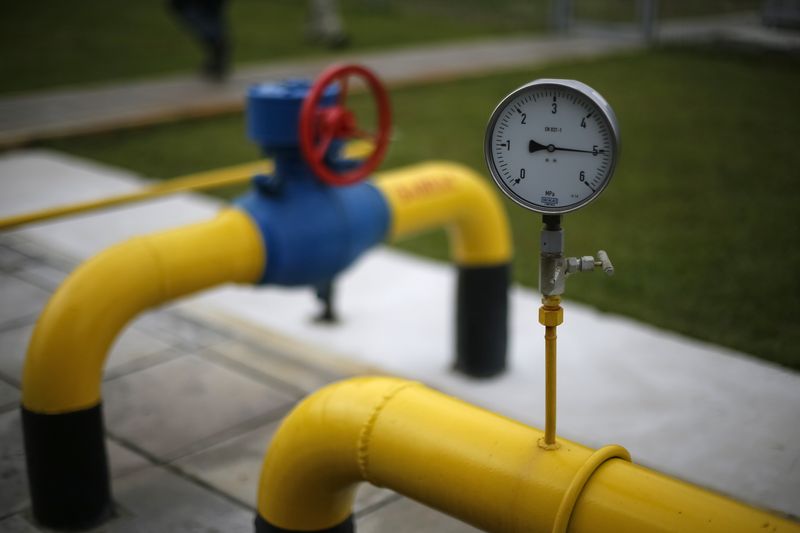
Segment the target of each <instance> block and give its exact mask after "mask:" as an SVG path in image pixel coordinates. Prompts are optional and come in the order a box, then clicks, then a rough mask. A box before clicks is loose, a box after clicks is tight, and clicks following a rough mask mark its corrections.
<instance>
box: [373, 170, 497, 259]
mask: <svg viewBox="0 0 800 533" xmlns="http://www.w3.org/2000/svg"><path fill="white" fill-rule="evenodd" d="M374 185H375V186H376V187H377V188H378V189H379V190H380V191H381V192H382V193H383V195H384V197H385V198H386V199H387V201H388V203H389V207H390V211H391V213H392V221H391V228H390V230H389V239H390V240H396V239H399V238H402V237H407V236H411V235H414V234H416V233H420V232H423V231H426V230H430V229H434V228H440V227H446V228H447V229H448V232H449V234H450V243H451V254H452V257H453V259H454V260H455V262H456V263H458V264H459V265H462V266H490V265H498V264H503V263H507V262H509V261H510V259H511V254H512V244H511V232H510V230H509V225H508V219H507V218H506V215H505V212H504V211H503V207H502V205H501V203H500V200H499V199H498V197H497V195H496V194H495V193H494V190H493V188H492V187H490V186H489V184H488V183H487V182H486V180H484V179H482V178H481V176H480V175H479V174H477V173H476V172H475V171H474V170H472V169H470V168H469V167H466V166H464V165H460V164H458V163H452V162H445V161H432V162H426V163H422V164H419V165H411V166H407V167H403V168H401V169H397V170H391V171H387V172H381V173H378V174H377V175H376V179H375V181H374Z"/></svg>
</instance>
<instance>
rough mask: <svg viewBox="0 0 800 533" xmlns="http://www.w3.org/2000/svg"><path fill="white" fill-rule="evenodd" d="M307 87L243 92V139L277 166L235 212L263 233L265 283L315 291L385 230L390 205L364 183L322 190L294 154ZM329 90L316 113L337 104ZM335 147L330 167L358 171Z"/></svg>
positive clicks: (294, 83)
mask: <svg viewBox="0 0 800 533" xmlns="http://www.w3.org/2000/svg"><path fill="white" fill-rule="evenodd" d="M310 87H311V84H310V82H309V81H308V80H287V81H283V82H280V83H268V84H262V85H255V86H253V87H251V88H250V90H249V91H248V93H247V135H248V137H249V138H250V139H251V140H252V141H254V142H256V143H257V144H258V145H259V146H260V147H261V150H262V151H263V152H264V153H265V154H266V155H268V156H272V157H273V159H274V161H275V171H274V173H273V174H272V175H270V176H255V178H254V179H253V187H252V188H251V190H250V191H249V192H248V193H247V194H245V195H244V196H243V197H241V198H239V199H238V200H237V201H236V205H237V206H238V207H239V208H241V209H244V210H245V211H246V212H247V213H248V214H249V215H250V216H251V217H252V218H253V220H254V221H255V223H256V224H257V226H258V228H259V229H260V230H261V235H262V238H263V239H264V246H265V247H266V250H267V262H266V268H265V271H264V273H263V275H262V276H261V280H260V283H262V284H267V283H270V284H277V285H289V286H297V285H315V286H320V285H322V284H324V283H328V282H330V281H331V280H332V279H333V278H334V277H335V276H336V275H337V274H338V273H339V272H341V271H342V270H344V269H345V268H347V267H348V266H349V265H350V264H351V263H352V262H353V261H354V260H355V259H356V258H357V257H358V256H359V255H360V254H361V253H363V252H364V251H366V250H367V249H368V248H370V247H372V246H374V245H376V244H378V243H379V242H381V241H382V240H383V239H384V237H385V236H386V234H387V232H388V231H389V220H390V213H389V206H388V204H387V202H386V200H385V199H384V197H383V195H382V194H381V193H380V192H379V191H378V189H376V188H375V187H373V186H372V185H370V184H368V183H364V182H362V183H358V184H354V185H349V186H344V187H331V186H329V185H326V184H324V183H322V182H321V181H320V180H319V179H317V177H316V176H315V175H314V174H313V172H312V171H311V168H310V167H309V166H308V164H307V163H306V162H305V160H304V159H303V156H302V155H301V153H300V148H299V138H298V130H299V117H300V109H301V106H302V104H303V100H304V99H305V97H306V95H307V94H308V91H309V89H310ZM338 95H339V87H338V85H337V84H332V85H330V86H329V87H328V88H327V89H326V90H325V92H324V93H323V96H322V98H321V99H320V103H319V107H323V108H324V107H329V106H332V105H335V104H336V101H337V99H338ZM342 147H343V145H342V143H341V142H333V143H331V146H330V148H329V150H328V153H327V155H326V159H327V164H328V165H329V166H331V167H333V168H338V169H341V170H345V169H347V168H348V165H352V164H357V162H353V161H349V160H346V159H344V158H343V157H341V150H342Z"/></svg>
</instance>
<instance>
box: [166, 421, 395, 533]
mask: <svg viewBox="0 0 800 533" xmlns="http://www.w3.org/2000/svg"><path fill="white" fill-rule="evenodd" d="M279 425H280V420H276V421H274V422H271V423H269V424H265V425H263V426H261V427H259V428H258V429H255V430H253V431H250V432H248V433H245V434H244V435H241V436H239V437H235V438H233V439H230V440H227V441H225V442H221V443H219V444H217V445H214V446H211V447H209V448H207V449H205V450H203V451H201V452H199V453H195V454H192V455H189V456H186V457H183V458H181V459H179V460H177V461H176V462H175V463H174V465H175V466H177V467H178V468H179V469H181V470H182V471H184V472H186V473H188V474H190V475H192V476H194V477H196V478H198V479H201V480H202V481H204V482H205V483H207V484H209V485H210V486H212V487H214V488H215V489H217V490H218V491H220V492H224V493H225V494H227V495H229V496H231V497H232V498H235V499H236V500H238V501H240V502H242V503H243V504H244V505H246V506H248V507H249V508H251V509H255V508H256V501H257V496H258V480H259V476H260V474H261V466H262V463H263V462H264V454H265V452H266V450H267V446H268V444H269V442H270V441H271V440H272V436H273V435H274V433H275V431H276V430H277V429H278V426H279ZM393 494H394V493H393V492H392V491H390V490H386V489H381V488H378V487H375V486H372V485H369V484H367V483H364V484H362V486H361V487H359V491H358V495H357V497H356V502H355V507H354V511H355V512H356V513H358V512H360V511H363V510H365V509H368V508H370V507H373V506H375V505H377V504H379V503H381V502H383V501H385V500H386V499H387V498H391V497H392V495H393ZM384 531H393V530H391V529H385V530H384Z"/></svg>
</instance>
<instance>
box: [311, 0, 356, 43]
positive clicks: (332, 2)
mask: <svg viewBox="0 0 800 533" xmlns="http://www.w3.org/2000/svg"><path fill="white" fill-rule="evenodd" d="M308 39H309V40H310V41H311V42H314V43H320V44H323V45H325V46H327V47H328V48H343V47H345V46H347V45H348V44H350V37H349V36H348V35H347V33H345V31H344V27H343V25H342V18H341V17H340V16H339V6H338V5H337V0H309V2H308Z"/></svg>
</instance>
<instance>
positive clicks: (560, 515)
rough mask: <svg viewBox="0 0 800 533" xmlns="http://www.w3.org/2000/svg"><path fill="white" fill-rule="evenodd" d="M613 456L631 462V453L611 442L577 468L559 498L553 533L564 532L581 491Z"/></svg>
mask: <svg viewBox="0 0 800 533" xmlns="http://www.w3.org/2000/svg"><path fill="white" fill-rule="evenodd" d="M615 458H618V459H622V460H624V461H628V462H631V454H630V453H629V452H628V450H626V449H625V448H623V447H622V446H619V445H618V444H611V445H609V446H603V447H602V448H600V449H599V450H596V451H595V452H594V453H593V454H592V455H590V456H589V458H588V459H587V460H586V462H585V463H583V465H582V466H581V467H580V468H579V469H578V472H577V473H576V474H575V477H573V478H572V481H570V483H569V486H568V487H567V490H566V491H565V492H564V497H563V498H561V503H560V504H559V506H558V511H557V512H556V517H555V520H553V529H552V532H553V533H566V531H567V526H568V525H569V519H570V518H572V511H573V509H575V504H576V503H577V501H578V497H579V496H580V495H581V492H583V488H584V487H585V486H586V484H587V483H588V482H589V479H591V477H592V475H593V474H594V473H595V472H596V471H597V469H598V468H600V466H601V465H602V464H603V463H605V462H606V461H608V460H609V459H615Z"/></svg>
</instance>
